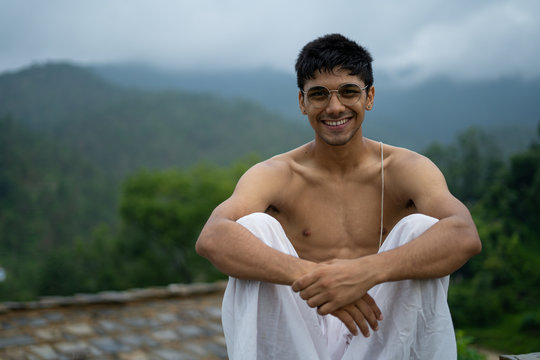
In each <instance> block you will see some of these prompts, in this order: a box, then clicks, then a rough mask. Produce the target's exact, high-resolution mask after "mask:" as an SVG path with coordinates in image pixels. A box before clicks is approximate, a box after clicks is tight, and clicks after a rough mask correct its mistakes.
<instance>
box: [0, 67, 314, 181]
mask: <svg viewBox="0 0 540 360" xmlns="http://www.w3.org/2000/svg"><path fill="white" fill-rule="evenodd" d="M0 99H1V101H0V117H1V116H7V115H9V116H10V117H11V118H12V119H14V121H16V122H17V123H18V124H21V125H24V126H26V127H28V128H29V129H31V130H33V131H36V132H38V133H39V134H41V135H42V136H46V137H48V138H50V139H52V140H54V141H57V142H59V143H61V144H63V145H64V146H65V147H66V148H68V149H71V150H72V151H74V152H75V153H77V154H79V155H80V156H83V157H85V158H86V159H88V160H89V161H90V162H91V163H93V164H95V165H96V166H98V167H100V168H102V169H104V170H105V171H107V172H108V173H110V174H114V177H115V178H117V179H120V178H122V177H123V176H125V175H126V174H128V173H130V172H133V171H136V170H137V169H141V168H149V169H159V168H166V167H170V166H180V167H182V166H190V165H193V164H196V163H198V162H200V161H211V162H216V163H221V164H226V163H230V162H231V161H234V160H235V159H238V158H240V157H243V156H245V155H246V154H249V153H258V154H260V156H264V157H266V156H271V155H273V154H275V153H279V152H283V151H286V150H288V149H290V148H291V147H294V146H298V145H300V144H302V143H304V142H307V141H308V140H309V138H310V136H311V132H310V129H309V128H308V126H306V125H305V124H299V123H294V122H290V121H286V120H284V119H282V117H281V116H279V115H277V116H276V114H273V113H270V112H269V111H268V110H265V109H264V108H263V107H261V106H259V105H257V104H255V103H253V102H248V101H245V100H240V99H236V100H226V99H223V98H221V97H218V96H216V95H202V94H196V93H192V92H185V91H180V90H175V91H143V90H134V89H128V88H126V87H122V86H118V85H113V84H110V83H109V82H107V81H105V80H103V79H102V78H101V77H99V76H98V75H95V74H94V73H92V72H91V71H90V70H88V69H86V68H83V67H79V66H75V65H70V64H45V65H38V66H32V67H30V68H27V69H23V70H21V71H19V72H14V73H7V74H3V75H0Z"/></svg>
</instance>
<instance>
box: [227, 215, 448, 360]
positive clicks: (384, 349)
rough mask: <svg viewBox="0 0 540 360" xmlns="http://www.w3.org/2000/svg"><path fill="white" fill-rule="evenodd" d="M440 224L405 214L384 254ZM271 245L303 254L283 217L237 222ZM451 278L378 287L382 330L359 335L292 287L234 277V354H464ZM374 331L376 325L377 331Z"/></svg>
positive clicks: (230, 303)
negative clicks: (451, 299) (320, 311)
mask: <svg viewBox="0 0 540 360" xmlns="http://www.w3.org/2000/svg"><path fill="white" fill-rule="evenodd" d="M436 222H437V219H434V218H432V217H429V216H426V215H421V214H413V215H409V216H407V217H405V218H403V219H402V220H401V221H399V222H398V223H397V224H396V226H394V228H393V229H392V231H391V232H390V234H389V235H388V236H387V238H386V240H385V241H384V243H383V245H382V246H381V248H380V250H379V252H383V251H387V250H390V249H393V248H396V247H399V246H401V245H403V244H405V243H407V242H409V241H411V240H413V239H415V238H416V237H418V236H419V235H421V234H422V233H423V232H424V231H426V230H427V229H428V228H429V227H430V226H432V225H433V224H434V223H436ZM238 223H240V224H242V225H243V226H244V227H246V228H247V229H248V230H250V231H251V232H252V233H253V234H254V235H255V236H256V237H257V238H259V239H260V240H261V241H263V242H264V243H265V244H267V245H268V246H271V247H272V248H274V249H277V250H280V251H282V252H284V253H286V254H290V255H293V256H298V255H297V253H296V251H295V249H294V247H293V246H292V244H291V243H290V241H289V240H288V239H287V236H286V235H285V232H284V231H283V228H282V227H281V225H280V223H279V222H278V221H277V220H276V219H274V218H273V217H271V216H270V215H267V214H264V213H255V214H251V215H248V216H245V217H243V218H241V219H239V220H238ZM448 282H449V276H445V277H443V278H436V279H426V280H424V279H423V280H403V281H396V282H388V283H383V284H379V285H377V286H375V287H373V288H372V289H371V290H370V291H369V294H370V295H371V296H372V297H373V298H374V300H375V302H376V303H377V305H378V306H379V308H380V309H381V311H382V314H383V317H384V319H383V320H382V321H380V322H379V330H377V331H371V335H370V336H369V337H368V338H365V337H363V336H362V335H361V334H360V335H358V336H352V334H351V333H350V332H349V330H348V329H347V328H346V327H345V325H344V324H343V323H342V322H341V321H340V320H339V319H338V318H336V317H334V316H332V315H326V316H321V315H319V314H318V313H317V311H316V309H312V308H310V307H309V306H308V305H307V303H306V302H305V301H304V300H303V299H302V298H301V297H300V295H299V294H298V293H295V292H294V291H292V289H291V287H290V286H286V285H276V284H271V283H265V282H260V281H252V280H239V279H236V278H232V277H231V278H229V283H228V285H227V289H226V291H225V295H224V298H223V311H222V322H223V330H224V333H225V339H226V342H227V351H228V354H229V358H230V359H231V360H240V359H245V360H253V359H259V360H262V359H276V360H277V359H279V360H288V359H291V360H293V359H294V360H304V359H305V360H317V359H319V360H337V359H342V360H376V359H381V360H382V359H384V360H386V359H396V360H397V359H399V360H400V359H419V360H426V359H438V360H445V359H453V360H455V359H456V358H457V352H456V342H455V335H454V328H453V325H452V318H451V316H450V311H449V309H448V304H447V300H446V297H447V291H448ZM370 330H371V329H370Z"/></svg>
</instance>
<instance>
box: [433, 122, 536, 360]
mask: <svg viewBox="0 0 540 360" xmlns="http://www.w3.org/2000/svg"><path fill="white" fill-rule="evenodd" d="M539 137H540V127H539ZM486 142H487V143H486ZM487 149H489V151H486V150H487ZM427 154H428V156H431V157H432V159H434V161H435V162H436V163H438V164H439V166H440V167H441V169H442V170H443V172H444V173H445V175H446V178H447V181H448V184H449V187H450V189H451V190H453V191H454V193H455V194H456V195H457V196H458V197H459V198H460V199H461V200H463V201H465V202H467V203H468V204H469V206H470V208H471V212H472V214H473V218H474V219H475V222H476V225H477V228H478V231H479V234H480V238H481V239H482V243H483V251H482V253H481V254H480V255H478V256H476V257H474V258H473V259H471V260H470V261H469V262H468V263H467V264H466V265H465V266H464V267H463V268H462V269H460V270H459V271H458V272H457V273H456V274H455V275H454V276H453V284H452V286H451V289H450V293H449V302H450V305H451V308H452V314H453V317H454V322H455V323H456V325H457V326H458V327H465V328H485V327H490V328H493V329H498V328H504V330H501V331H504V333H505V334H507V333H508V332H511V331H514V332H516V334H515V336H513V337H510V338H511V339H515V337H516V336H519V337H521V338H522V342H521V344H512V345H510V343H509V342H508V340H507V339H506V340H501V339H497V341H496V342H495V344H492V346H499V347H503V348H504V346H505V344H506V346H508V347H510V346H512V347H517V349H512V350H514V351H521V352H527V351H533V350H535V348H537V347H538V346H539V345H540V343H539V342H538V341H534V339H538V336H540V312H538V309H539V308H540V287H539V286H538V284H540V256H539V254H540V243H539V241H538V240H539V239H540V225H539V221H538V219H540V210H539V209H540V143H539V142H538V139H537V140H536V141H534V142H532V143H531V144H530V146H529V147H528V149H527V150H525V151H522V152H520V153H517V154H514V155H513V156H512V157H511V158H510V159H508V161H504V159H502V158H500V157H498V155H497V154H498V152H497V149H493V148H492V146H491V145H490V144H489V139H488V138H485V137H484V136H483V135H482V134H481V133H478V130H475V129H472V130H469V131H468V132H465V133H463V134H461V136H460V137H459V138H458V139H457V142H456V144H451V145H449V146H447V147H444V146H440V145H439V146H432V147H431V148H429V149H428V151H427ZM476 168H478V169H476ZM471 174H474V176H470V175H471ZM508 324H511V325H508ZM491 336H492V335H491ZM501 338H502V339H504V337H503V336H501ZM481 339H483V340H484V341H486V339H485V337H484V338H481ZM527 339H529V340H527ZM487 341H489V340H487Z"/></svg>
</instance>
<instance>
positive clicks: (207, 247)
mask: <svg viewBox="0 0 540 360" xmlns="http://www.w3.org/2000/svg"><path fill="white" fill-rule="evenodd" d="M212 249H213V246H212V244H211V240H210V239H208V237H206V236H204V234H203V233H202V234H201V235H200V236H199V238H198V239H197V242H196V243H195V252H196V253H197V254H198V255H199V256H202V257H204V258H207V259H210V257H211V256H212V255H211V254H212Z"/></svg>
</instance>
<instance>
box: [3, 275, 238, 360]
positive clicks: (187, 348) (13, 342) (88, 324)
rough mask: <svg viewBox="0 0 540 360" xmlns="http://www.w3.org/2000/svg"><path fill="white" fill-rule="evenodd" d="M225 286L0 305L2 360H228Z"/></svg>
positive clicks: (176, 286)
mask: <svg viewBox="0 0 540 360" xmlns="http://www.w3.org/2000/svg"><path fill="white" fill-rule="evenodd" d="M225 285H226V283H225V282H219V283H214V284H191V285H181V284H173V285H169V286H167V287H157V288H147V289H133V290H128V291H122V292H102V293H98V294H86V295H85V294H81V295H75V296H71V297H48V298H42V299H40V300H39V301H34V302H24V303H19V302H9V303H0V359H2V360H3V359H5V360H12V359H13V360H19V359H21V360H22V359H25V360H26V359H28V360H43V359H61V360H63V359H66V360H86V359H103V360H108V359H121V360H184V359H185V360H188V359H194V360H195V359H197V360H198V359H205V360H214V359H227V351H226V347H225V339H224V337H223V329H222V327H221V300H222V297H223V291H224V289H225Z"/></svg>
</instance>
